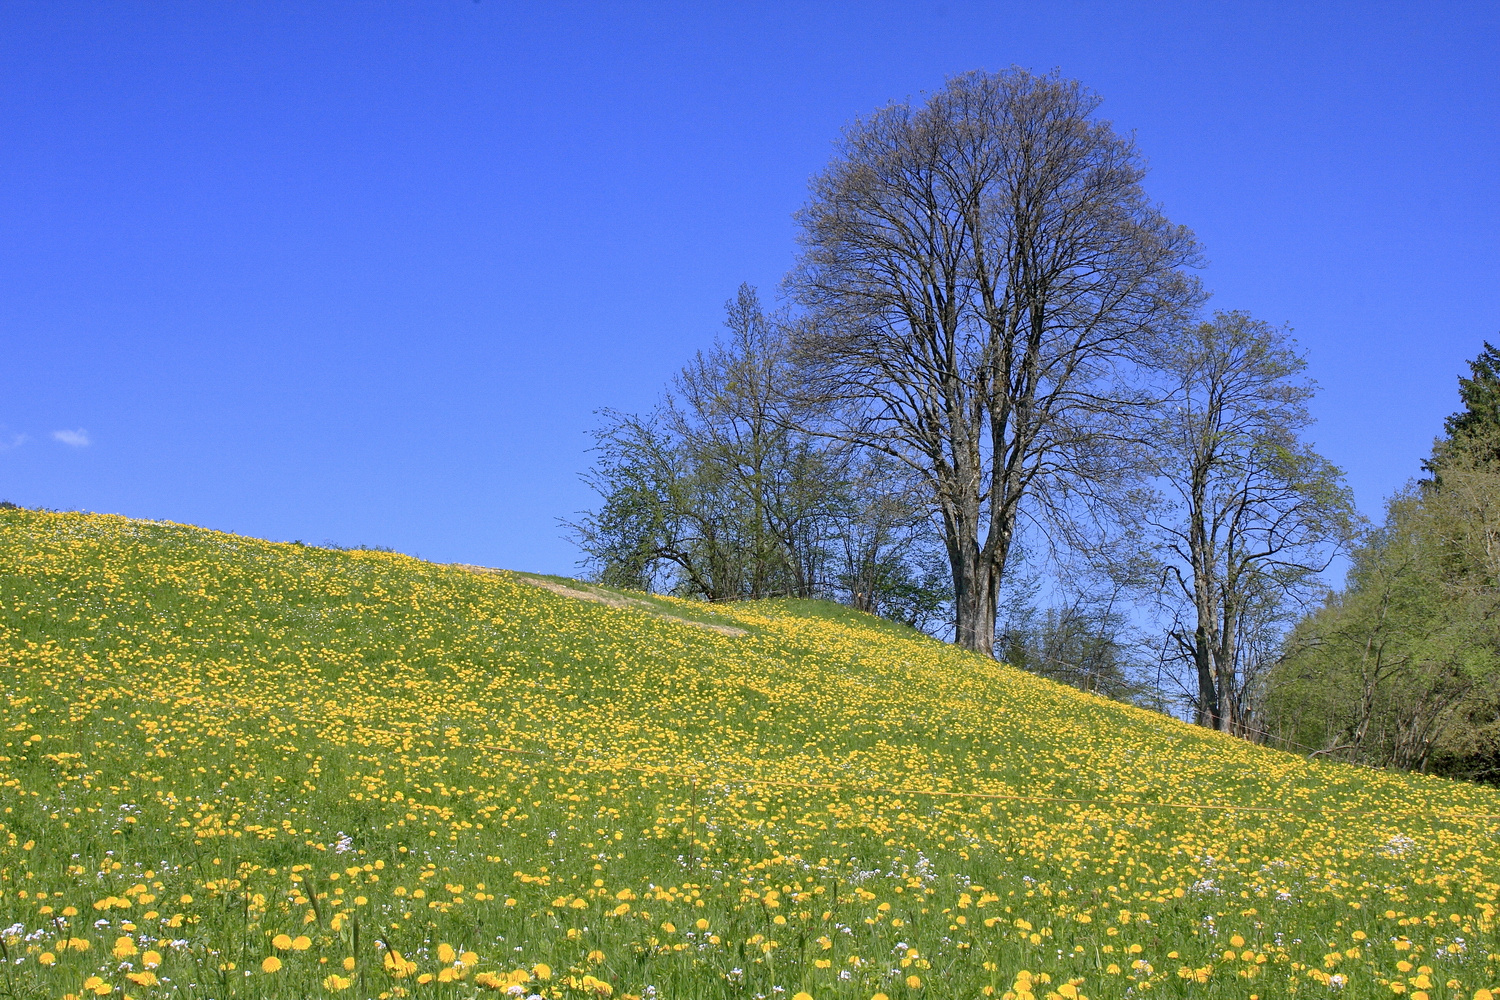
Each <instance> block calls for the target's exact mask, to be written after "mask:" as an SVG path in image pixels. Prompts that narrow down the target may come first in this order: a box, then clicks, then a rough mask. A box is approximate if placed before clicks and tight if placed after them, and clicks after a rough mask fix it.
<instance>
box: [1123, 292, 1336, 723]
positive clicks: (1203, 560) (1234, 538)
mask: <svg viewBox="0 0 1500 1000" xmlns="http://www.w3.org/2000/svg"><path fill="white" fill-rule="evenodd" d="M1159 365H1160V369H1161V370H1162V371H1163V372H1164V373H1165V374H1166V376H1167V377H1168V378H1169V380H1170V386H1169V389H1170V393H1169V397H1168V400H1167V402H1166V404H1165V406H1164V407H1163V410H1162V414H1161V416H1160V417H1159V419H1158V420H1157V421H1156V431H1155V441H1154V445H1155V447H1154V449H1153V453H1152V456H1153V457H1152V461H1153V463H1154V472H1155V475H1156V476H1157V479H1158V483H1159V485H1160V487H1161V489H1162V490H1163V493H1164V497H1163V502H1162V503H1161V504H1159V505H1157V506H1155V507H1154V508H1152V514H1151V515H1150V516H1148V517H1147V518H1146V521H1147V523H1148V524H1149V526H1150V528H1151V529H1152V531H1151V532H1150V533H1148V535H1147V538H1148V539H1149V540H1150V541H1152V542H1154V543H1155V547H1154V554H1155V557H1156V558H1157V559H1158V560H1159V564H1158V565H1159V569H1158V580H1159V582H1160V583H1161V585H1162V587H1161V590H1160V596H1161V597H1162V598H1163V599H1164V601H1165V606H1166V607H1167V609H1168V610H1169V613H1170V614H1171V616H1172V621H1171V625H1170V626H1169V634H1170V639H1171V642H1172V644H1173V646H1174V647H1175V649H1176V652H1177V654H1178V657H1179V661H1180V662H1182V663H1184V664H1186V665H1187V666H1188V667H1189V670H1190V672H1191V675H1192V678H1193V681H1195V682H1196V684H1195V687H1196V690H1195V697H1194V698H1193V708H1194V714H1195V717H1196V721H1198V722H1199V723H1200V724H1202V725H1205V726H1209V727H1210V728H1214V729H1222V730H1227V731H1229V732H1234V733H1237V734H1239V735H1242V736H1243V735H1249V734H1250V732H1251V730H1252V729H1253V728H1254V726H1253V722H1252V719H1251V710H1252V707H1253V706H1252V704H1251V701H1250V699H1249V698H1248V695H1249V694H1250V693H1252V692H1253V691H1254V690H1255V686H1256V685H1257V684H1258V682H1259V681H1260V679H1261V674H1262V672H1263V668H1264V667H1265V666H1266V664H1267V662H1268V659H1269V656H1270V655H1271V651H1272V650H1273V649H1274V647H1275V645H1276V639H1277V638H1278V637H1279V634H1280V632H1281V630H1283V629H1284V627H1285V626H1286V625H1287V624H1288V622H1287V617H1288V614H1289V613H1290V612H1291V611H1293V610H1294V609H1296V608H1297V607H1298V605H1297V603H1296V602H1295V601H1292V602H1291V603H1289V599H1292V598H1297V597H1306V596H1308V595H1310V594H1311V593H1314V592H1317V591H1318V590H1320V589H1321V587H1320V584H1319V581H1318V574H1319V573H1321V572H1322V571H1323V570H1324V569H1326V568H1327V566H1328V564H1329V560H1330V559H1331V558H1332V556H1333V554H1334V552H1335V551H1336V548H1337V547H1338V546H1339V545H1342V544H1344V543H1346V542H1347V541H1348V540H1349V538H1350V537H1351V534H1352V532H1353V529H1354V527H1355V522H1356V517H1357V516H1356V514H1355V511H1354V504H1353V499H1352V497H1351V495H1350V493H1349V490H1348V488H1347V487H1346V486H1345V485H1344V482H1343V479H1342V473H1341V472H1340V471H1339V470H1338V469H1337V468H1336V467H1335V466H1334V465H1333V464H1332V463H1330V462H1329V461H1328V460H1327V459H1325V458H1323V457H1322V456H1321V455H1319V454H1317V453H1316V452H1315V451H1313V450H1312V448H1311V447H1310V446H1309V445H1307V444H1306V443H1305V442H1303V441H1301V440H1299V437H1298V435H1299V433H1300V432H1301V431H1302V430H1303V429H1305V428H1306V427H1307V425H1308V424H1309V423H1311V417H1310V416H1309V415H1308V412H1307V405H1306V404H1307V401H1308V400H1309V399H1310V398H1311V397H1312V394H1313V392H1314V388H1315V387H1314V386H1313V385H1312V383H1310V382H1309V381H1307V380H1306V379H1305V378H1304V377H1303V371H1304V369H1305V368H1306V362H1305V361H1304V360H1303V359H1302V357H1301V356H1300V355H1298V354H1297V353H1296V350H1295V348H1294V345H1292V344H1291V343H1290V342H1289V340H1288V338H1287V337H1286V335H1285V334H1284V333H1283V332H1281V331H1279V330H1277V329H1275V328H1273V327H1271V326H1269V325H1267V324H1265V323H1262V322H1259V321H1257V320H1254V319H1251V318H1250V317H1249V316H1248V315H1246V314H1245V313H1241V312H1230V313H1218V314H1216V315H1215V317H1214V318H1213V320H1212V321H1208V322H1202V323H1198V324H1195V325H1193V326H1191V327H1189V328H1188V329H1187V330H1186V331H1185V332H1184V335H1183V336H1182V337H1180V338H1176V339H1175V340H1173V341H1172V342H1171V343H1170V344H1169V345H1168V346H1166V347H1165V349H1164V350H1163V353H1162V354H1161V355H1160V358H1159Z"/></svg>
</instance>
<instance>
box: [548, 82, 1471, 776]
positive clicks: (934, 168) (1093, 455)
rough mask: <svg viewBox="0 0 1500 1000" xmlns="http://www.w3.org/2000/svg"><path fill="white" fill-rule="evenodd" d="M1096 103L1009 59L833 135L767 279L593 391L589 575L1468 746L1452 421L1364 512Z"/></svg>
mask: <svg viewBox="0 0 1500 1000" xmlns="http://www.w3.org/2000/svg"><path fill="white" fill-rule="evenodd" d="M1098 108H1099V98H1098V97H1097V96H1096V95H1094V94H1093V93H1091V92H1090V91H1088V90H1087V89H1086V88H1084V87H1083V86H1082V85H1080V84H1079V83H1077V82H1076V81H1071V80H1066V79H1063V78H1061V77H1060V76H1058V75H1056V74H1050V75H1042V76H1039V75H1035V74H1031V73H1028V72H1025V71H1022V70H1011V71H1007V72H1003V73H970V74H965V75H963V76H960V77H957V78H955V79H953V80H951V81H949V83H948V84H947V85H946V86H945V87H944V88H943V89H942V90H940V91H939V92H937V93H935V94H933V95H931V96H930V97H928V98H927V99H926V100H925V101H922V102H920V103H898V104H893V105H890V106H888V107H885V108H881V109H879V110H877V111H876V112H875V113H874V114H872V115H870V116H868V117H866V118H861V119H859V120H857V121H855V122H854V123H853V124H851V125H850V126H849V127H848V128H847V129H846V130H845V133H844V135H843V138H842V140H841V141H840V143H839V144H838V146H837V150H836V155H835V156H834V158H833V160H832V162H831V163H830V164H829V166H828V167H827V169H825V170H824V171H823V172H822V173H821V174H819V175H818V176H817V177H815V178H814V179H813V180H812V183H811V191H810V196H809V200H808V202H807V204H806V205H805V206H804V207H803V209H802V210H801V211H800V212H799V213H798V214H797V217H796V218H797V222H798V227H799V234H798V253H797V258H796V263H795V265H794V267H793V269H792V271H791V272H790V273H789V274H788V276H787V278H786V280H785V282H784V285H783V292H784V303H783V304H782V305H781V306H779V307H778V309H776V310H767V309H766V308H765V307H764V306H763V305H762V303H761V301H760V299H759V297H758V296H757V294H756V292H755V291H754V290H753V289H751V288H748V287H744V288H741V289H740V291H739V294H738V295H737V297H736V298H735V299H734V300H732V301H731V302H730V303H729V304H728V308H727V315H726V330H725V333H724V334H723V335H722V336H721V337H720V339H719V340H718V341H717V342H716V344H715V345H714V347H713V348H711V349H709V350H707V351H704V352H702V353H701V354H699V355H697V356H696V357H694V358H693V359H692V360H691V361H690V362H689V363H688V364H687V365H686V366H685V367H684V368H683V369H682V371H681V372H680V373H679V374H678V375H677V376H676V377H675V378H674V379H673V380H672V381H671V384H670V385H669V386H668V387H667V388H666V390H665V392H664V394H663V396H662V399H661V402H660V405H659V406H657V407H656V408H655V409H654V410H653V411H651V412H649V413H646V414H621V413H606V414H604V419H603V421H602V424H601V426H600V428H599V430H598V434H597V442H596V443H597V451H596V454H597V462H596V464H595V466H594V468H593V470H592V471H591V472H590V473H589V474H588V480H589V482H590V483H591V485H592V486H593V487H594V488H595V490H596V491H597V492H598V494H599V497H600V502H599V504H598V506H597V507H596V508H595V509H594V510H592V511H590V512H587V513H585V514H583V515H581V516H580V517H579V518H578V519H577V520H576V521H575V522H574V523H573V524H572V528H573V531H574V536H575V538H576V539H577V540H578V542H579V544H580V545H581V547H582V549H583V551H584V554H585V559H586V562H587V564H588V566H589V569H590V571H591V572H592V573H593V574H594V575H595V576H596V577H597V578H598V579H600V580H602V581H604V582H608V583H612V584H615V585H619V586H625V587H632V588H639V589H643V590H657V591H667V592H673V593H678V594H683V595H687V596H692V597H697V598H701V599H704V600H709V601H727V600H742V599H751V598H760V597H771V596H789V597H824V598H833V599H837V600H841V601H845V602H847V603H849V604H851V605H853V606H855V607H859V608H862V609H865V610H868V611H873V612H875V613H877V614H883V615H887V616H889V617H892V618H895V619H898V620H901V621H905V622H908V623H910V624H912V625H915V626H916V627H918V628H923V629H926V630H928V631H930V632H932V633H934V634H937V635H941V636H944V637H945V638H949V639H951V640H952V641H954V642H956V643H958V644H960V645H962V646H964V647H966V648H968V649H971V650H974V651H975V652H978V653H981V654H984V655H994V656H998V657H1000V658H1002V659H1005V660H1007V661H1009V662H1012V663H1014V664H1015V665H1017V666H1020V667H1023V668H1024V669H1028V670H1033V671H1036V672H1038V673H1043V674H1046V675H1049V676H1053V677H1055V678H1057V679H1059V680H1062V681H1064V682H1066V683H1070V684H1074V685H1075V686H1078V687H1080V688H1084V689H1087V690H1094V691H1098V692H1100V693H1102V694H1106V695H1109V696H1111V697H1118V698H1125V699H1129V700H1133V701H1136V702H1138V703H1141V704H1148V705H1152V706H1154V707H1157V708H1159V709H1161V710H1164V711H1168V710H1170V711H1176V712H1180V713H1181V714H1184V715H1186V716H1188V717H1190V718H1192V719H1194V720H1195V721H1197V722H1199V723H1201V724H1203V725H1205V726H1210V727H1212V728H1215V729H1220V730H1224V731H1227V732H1232V733H1236V734H1238V735H1240V736H1243V737H1245V738H1247V739H1255V740H1271V741H1280V742H1281V743H1282V744H1283V745H1287V746H1291V745H1293V744H1305V745H1306V747H1307V748H1308V752H1318V753H1327V754H1339V755H1344V756H1347V757H1349V758H1350V759H1358V760H1368V761H1370V762H1373V763H1384V764H1391V765H1395V766H1434V762H1435V761H1438V760H1440V759H1441V760H1448V759H1450V757H1449V756H1445V755H1452V758H1451V759H1453V760H1457V759H1459V758H1460V757H1462V758H1463V759H1464V760H1466V761H1472V760H1474V759H1476V757H1475V755H1476V754H1478V753H1480V751H1479V750H1478V749H1477V748H1478V747H1479V745H1480V742H1482V740H1483V739H1488V737H1484V736H1482V735H1481V734H1482V733H1485V732H1488V730H1486V729H1485V726H1487V725H1489V723H1488V722H1485V721H1484V720H1486V719H1490V718H1492V717H1493V706H1492V704H1491V703H1490V702H1486V701H1485V699H1486V698H1492V696H1493V693H1492V689H1491V688H1490V687H1488V686H1487V684H1488V681H1484V682H1481V681H1480V680H1479V679H1478V678H1479V677H1480V676H1481V675H1483V676H1486V677H1488V676H1489V674H1487V673H1485V670H1484V669H1482V668H1481V667H1480V666H1479V665H1478V661H1477V660H1476V659H1475V656H1476V654H1475V653H1474V652H1473V650H1474V649H1475V648H1476V647H1475V645H1474V643H1475V635H1476V633H1475V632H1474V631H1473V629H1474V628H1478V626H1477V625H1476V624H1475V623H1476V622H1478V621H1480V620H1487V619H1484V618H1483V616H1484V614H1487V613H1488V612H1487V611H1486V610H1485V609H1487V608H1488V607H1489V605H1488V604H1487V602H1488V601H1489V599H1490V598H1489V591H1488V590H1487V589H1486V588H1487V587H1488V586H1490V585H1489V584H1488V583H1484V582H1483V581H1484V580H1488V579H1491V578H1490V577H1484V576H1483V572H1487V570H1485V571H1483V572H1482V571H1481V569H1480V568H1479V567H1482V566H1484V565H1488V564H1485V563H1484V562H1483V560H1482V559H1481V558H1480V552H1481V550H1482V549H1483V545H1486V544H1488V541H1487V539H1488V538H1489V537H1490V536H1488V535H1485V534H1484V533H1483V532H1482V531H1480V530H1479V529H1478V528H1477V527H1476V525H1477V524H1478V523H1479V522H1477V521H1474V518H1476V517H1481V515H1480V514H1479V513H1476V512H1477V511H1479V510H1480V507H1481V506H1482V505H1481V503H1480V498H1482V497H1484V496H1485V495H1486V493H1485V491H1486V490H1487V489H1488V488H1489V481H1488V480H1487V479H1485V478H1484V477H1486V476H1489V475H1491V474H1492V473H1491V471H1490V470H1489V466H1486V465H1484V464H1483V462H1481V461H1480V460H1479V459H1478V458H1475V457H1474V456H1477V455H1481V454H1487V453H1484V452H1483V448H1482V447H1481V446H1480V445H1478V444H1475V443H1473V442H1476V441H1478V440H1480V438H1479V437H1476V435H1479V434H1480V431H1479V430H1477V429H1475V428H1477V427H1478V424H1474V423H1473V421H1468V422H1465V421H1466V420H1468V418H1464V420H1459V421H1458V422H1457V423H1455V424H1454V425H1453V426H1452V427H1451V428H1450V434H1449V439H1448V443H1446V444H1445V445H1444V446H1443V447H1442V448H1440V449H1439V452H1438V453H1437V454H1435V455H1434V459H1433V463H1432V469H1431V479H1430V480H1429V481H1427V482H1426V483H1424V484H1422V485H1420V486H1414V487H1413V488H1412V490H1411V491H1409V492H1408V493H1407V494H1405V495H1403V497H1402V498H1399V499H1398V501H1397V502H1396V503H1394V504H1393V506H1392V514H1391V521H1390V523H1389V524H1388V525H1387V526H1386V527H1385V528H1384V529H1382V530H1381V531H1379V532H1376V533H1375V534H1372V535H1368V536H1367V535H1366V534H1365V529H1364V526H1363V525H1362V524H1361V522H1360V519H1359V517H1358V515H1357V514H1356V512H1355V510H1354V505H1353V502H1352V498H1351V496H1350V494H1349V491H1348V489H1347V487H1346V485H1345V484H1344V481H1343V477H1342V474H1341V472H1340V471H1339V469H1338V468H1336V467H1335V466H1334V465H1333V464H1332V463H1330V462H1329V461H1328V460H1327V459H1326V458H1324V457H1323V456H1321V455H1320V454H1318V452H1317V451H1316V450H1315V449H1314V448H1313V447H1312V446H1311V444H1310V443H1309V442H1308V441H1307V440H1306V432H1307V429H1308V426H1309V425H1310V423H1311V418H1310V416H1309V412H1308V403H1309V401H1310V400H1311V398H1312V396H1313V394H1314V391H1315V386H1314V384H1313V383H1312V382H1311V381H1310V380H1309V379H1308V377H1307V374H1306V361H1305V358H1304V356H1303V355H1302V353H1301V352H1300V350H1299V349H1298V348H1297V346H1296V344H1295V342H1294V341H1293V340H1292V339H1291V337H1290V334H1289V333H1288V332H1287V331H1286V330H1284V329H1280V328H1277V327H1274V326H1271V325H1270V324H1267V323H1265V322H1263V321H1261V320H1258V319H1256V318H1254V317H1252V316H1249V315H1247V314H1246V313H1243V312H1237V311H1221V312H1209V311H1207V309H1206V305H1207V297H1206V295H1205V294H1204V292H1203V290H1202V288H1201V285H1200V284H1199V282H1198V281H1197V279H1196V277H1195V276H1194V272H1195V269H1196V268H1197V267H1198V266H1199V264H1200V259H1199V252H1200V251H1199V247H1198V245H1197V243H1196V241H1195V240H1194V238H1193V236H1192V234H1191V233H1190V232H1189V231H1188V230H1186V229H1184V228H1183V227H1181V226H1179V225H1176V224H1173V223H1172V222H1170V221H1169V220H1168V219H1167V218H1166V217H1165V216H1164V215H1163V214H1162V212H1161V210H1160V208H1159V207H1158V206H1157V205H1156V204H1155V203H1154V202H1152V201H1151V200H1150V199H1149V197H1148V196H1147V195H1146V192H1145V190H1144V188H1143V182H1144V178H1145V167H1144V163H1143V161H1142V157H1141V155H1140V152H1139V151H1138V150H1137V149H1136V147H1135V145H1134V143H1133V142H1132V141H1131V140H1130V139H1129V138H1128V137H1127V136H1124V135H1121V134H1120V133H1118V132H1116V131H1115V130H1114V128H1113V127H1112V126H1111V125H1110V123H1109V122H1107V121H1104V120H1103V119H1101V118H1100V117H1099V115H1098V113H1097V112H1098ZM1491 361H1493V359H1491ZM1490 363H1491V362H1486V364H1490ZM1490 370H1491V369H1486V371H1490ZM1476 378H1479V376H1478V375H1476ZM1481 381H1482V379H1481ZM1468 384H1469V383H1466V385H1468ZM1473 384H1475V385H1477V384H1478V383H1473ZM1486 384H1487V383H1486ZM1466 391H1469V390H1468V389H1466ZM1473 391H1475V392H1477V391H1479V390H1477V389H1475V390H1473ZM1466 399H1468V397H1467V396H1466ZM1492 404H1493V399H1492V400H1491V403H1490V404H1487V405H1492ZM1473 412H1479V410H1477V409H1476V410H1474V411H1473ZM1456 419H1457V418H1456ZM1475 419H1476V420H1477V419H1478V418H1475ZM1486 433H1488V432H1486ZM1471 439H1472V440H1471ZM1486 440H1487V439H1486ZM1484 461H1489V459H1484ZM1484 509H1485V510H1488V508H1484ZM1484 516H1488V515H1484ZM1466 519H1467V520H1466ZM1439 524H1441V525H1443V526H1444V527H1442V528H1441V529H1440V528H1439V527H1438V525H1439ZM1464 546H1469V547H1470V548H1464ZM1475 546H1478V548H1475ZM1350 551H1353V552H1354V553H1355V565H1356V570H1355V575H1354V576H1352V577H1351V584H1350V588H1349V589H1348V590H1346V591H1345V592H1343V593H1341V594H1339V595H1335V596H1334V597H1333V598H1331V599H1329V600H1328V601H1327V602H1326V603H1325V597H1326V596H1327V588H1326V586H1325V585H1324V583H1323V580H1322V574H1323V572H1324V571H1325V570H1326V569H1327V568H1328V567H1329V566H1330V565H1331V563H1332V560H1333V559H1334V558H1335V557H1336V555H1337V554H1338V553H1340V552H1350ZM1483 551H1485V552H1488V551H1489V550H1487V549H1484V550H1483ZM1424 553H1425V554H1424ZM1424 609H1425V610H1424ZM1310 610H1315V611H1316V613H1314V614H1312V615H1311V617H1305V616H1307V615H1308V613H1309V611H1310ZM1428 611H1431V612H1432V613H1433V614H1437V615H1439V616H1440V618H1422V616H1423V615H1424V614H1427V612H1428ZM1304 618H1305V620H1304ZM1418 619H1421V620H1422V622H1423V624H1420V625H1418V624H1417V621H1418ZM1439 621H1441V622H1443V623H1444V624H1442V625H1441V626H1440V625H1439V624H1438V622H1439ZM1403 622H1404V623H1406V624H1402V623H1403ZM1403 629H1404V630H1405V631H1402V630H1403ZM1466 630H1467V631H1466ZM1402 643H1404V644H1405V645H1404V646H1403V645H1401V644H1402ZM1398 647H1399V651H1398ZM1381 650H1389V651H1390V652H1389V653H1385V652H1381ZM1439 663H1441V664H1442V667H1441V669H1439V668H1438V666H1437V664H1439ZM1340 671H1342V673H1340ZM1351 671H1352V673H1351ZM1356 682H1357V683H1356ZM1423 685H1425V686H1423ZM1354 691H1357V692H1360V693H1359V694H1358V696H1353V695H1351V694H1350V692H1354ZM1418 705H1421V706H1426V707H1417V706H1418ZM1440 705H1441V706H1442V707H1439V706H1440ZM1487 705H1489V706H1490V707H1486V706H1487ZM1487 712H1488V713H1489V714H1488V715H1487V714H1486V713H1487ZM1463 720H1468V721H1463ZM1439 734H1446V735H1442V736H1441V739H1439ZM1434 740H1438V742H1434ZM1442 740H1447V741H1448V742H1447V743H1443V742H1442ZM1418 745H1420V746H1423V747H1426V749H1425V750H1414V749H1410V748H1412V747H1416V746H1418ZM1485 752H1488V751H1485ZM1445 766H1446V765H1445ZM1465 766H1468V765H1465ZM1476 773H1477V772H1476Z"/></svg>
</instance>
